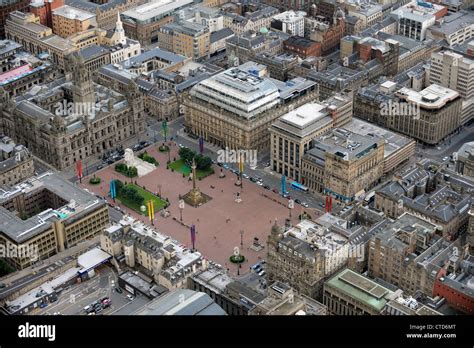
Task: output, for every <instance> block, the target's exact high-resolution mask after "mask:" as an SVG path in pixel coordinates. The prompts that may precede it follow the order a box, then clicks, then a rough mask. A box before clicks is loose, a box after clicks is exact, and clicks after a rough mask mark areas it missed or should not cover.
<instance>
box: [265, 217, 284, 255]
mask: <svg viewBox="0 0 474 348" xmlns="http://www.w3.org/2000/svg"><path fill="white" fill-rule="evenodd" d="M282 238H283V232H282V228H281V227H280V226H278V223H277V219H275V222H274V224H273V226H272V229H271V231H270V235H269V236H268V246H269V248H271V247H273V248H274V249H278V242H279V241H280V240H281V239H282ZM269 251H270V250H269Z"/></svg>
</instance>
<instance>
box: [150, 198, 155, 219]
mask: <svg viewBox="0 0 474 348" xmlns="http://www.w3.org/2000/svg"><path fill="white" fill-rule="evenodd" d="M150 206H151V209H150V210H151V219H152V220H155V203H154V202H153V201H150Z"/></svg>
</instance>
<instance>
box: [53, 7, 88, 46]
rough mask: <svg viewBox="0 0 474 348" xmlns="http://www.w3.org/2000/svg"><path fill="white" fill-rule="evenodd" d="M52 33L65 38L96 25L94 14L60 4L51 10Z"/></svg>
mask: <svg viewBox="0 0 474 348" xmlns="http://www.w3.org/2000/svg"><path fill="white" fill-rule="evenodd" d="M52 21H53V25H52V29H53V33H55V34H56V35H58V36H61V37H63V38H67V37H68V36H71V35H73V34H76V33H80V32H81V31H84V30H87V29H89V28H90V27H94V26H95V25H96V20H95V14H94V13H91V12H87V11H84V10H80V9H76V8H74V7H70V6H67V5H66V6H61V7H59V8H56V9H55V10H53V11H52Z"/></svg>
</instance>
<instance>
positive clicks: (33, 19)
mask: <svg viewBox="0 0 474 348" xmlns="http://www.w3.org/2000/svg"><path fill="white" fill-rule="evenodd" d="M5 33H6V37H7V39H8V40H12V41H15V42H17V43H19V44H21V45H22V46H23V49H24V50H25V51H28V52H30V53H31V54H33V55H39V54H45V53H46V54H47V55H48V58H49V60H50V61H51V62H52V63H54V64H55V65H56V67H57V69H58V70H59V71H61V72H64V71H66V62H65V61H66V59H67V56H69V55H70V54H71V53H74V52H75V51H77V48H76V47H74V45H73V44H72V43H70V42H69V41H67V40H66V39H64V38H62V37H60V36H57V35H54V34H53V31H52V29H51V28H48V27H47V26H44V25H41V24H39V17H37V16H35V15H34V14H32V13H22V12H19V11H14V12H12V13H10V15H9V17H8V18H7V20H6V23H5Z"/></svg>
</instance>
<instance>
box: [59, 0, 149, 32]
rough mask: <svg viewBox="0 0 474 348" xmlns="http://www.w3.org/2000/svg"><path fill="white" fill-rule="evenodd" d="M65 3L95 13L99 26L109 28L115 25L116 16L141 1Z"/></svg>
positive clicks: (77, 1)
mask: <svg viewBox="0 0 474 348" xmlns="http://www.w3.org/2000/svg"><path fill="white" fill-rule="evenodd" d="M56 1H57V0H56ZM64 1H65V3H66V5H69V6H71V7H75V8H77V9H81V10H84V11H87V12H90V13H93V14H94V15H95V21H96V23H97V26H98V27H99V28H102V29H105V30H110V29H113V28H114V26H115V22H116V21H117V16H118V15H119V14H120V13H122V12H124V11H126V10H128V9H131V8H133V7H136V6H138V5H139V4H141V3H142V1H141V0H109V1H88V0H64Z"/></svg>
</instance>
